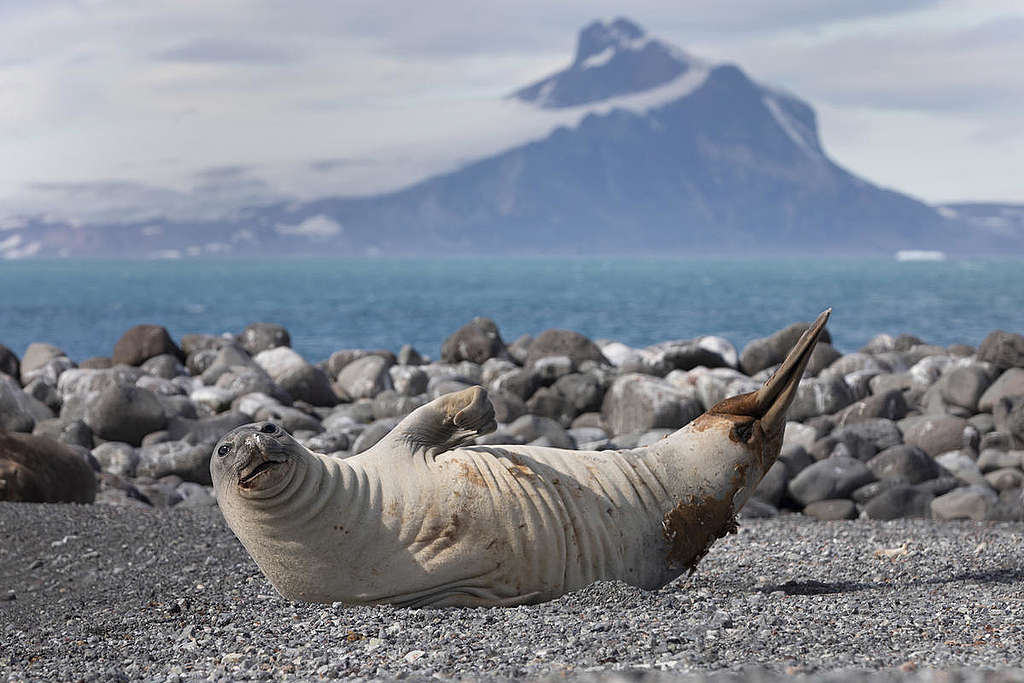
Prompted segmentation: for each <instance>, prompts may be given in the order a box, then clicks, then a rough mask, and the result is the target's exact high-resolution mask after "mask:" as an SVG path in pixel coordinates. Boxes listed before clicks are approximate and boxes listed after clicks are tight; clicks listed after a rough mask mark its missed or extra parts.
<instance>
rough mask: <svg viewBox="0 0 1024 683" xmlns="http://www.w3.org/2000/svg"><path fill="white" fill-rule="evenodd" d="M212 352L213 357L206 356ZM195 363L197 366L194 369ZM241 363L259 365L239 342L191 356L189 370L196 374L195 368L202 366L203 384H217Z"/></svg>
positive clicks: (198, 368)
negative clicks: (222, 376) (225, 374)
mask: <svg viewBox="0 0 1024 683" xmlns="http://www.w3.org/2000/svg"><path fill="white" fill-rule="evenodd" d="M211 353H212V354H213V357H212V358H209V357H208V356H205V354H211ZM200 357H203V358H200ZM200 361H201V362H200ZM193 364H194V365H195V366H196V367H195V368H194V369H193V367H192V366H193ZM239 365H242V366H254V367H259V365H257V363H256V362H255V361H254V360H253V359H252V357H251V356H250V355H249V354H248V353H246V351H245V349H243V348H242V347H241V346H238V345H237V344H228V345H225V346H222V347H221V348H220V349H218V350H217V351H198V352H196V353H195V354H194V355H192V356H189V372H191V373H192V374H193V375H195V374H196V372H195V370H200V368H202V369H201V370H200V373H199V374H200V377H201V379H202V381H203V384H211V385H212V384H216V383H217V380H218V379H219V378H220V376H221V375H223V374H224V373H225V372H228V371H230V370H231V369H232V368H234V367H237V366H239Z"/></svg>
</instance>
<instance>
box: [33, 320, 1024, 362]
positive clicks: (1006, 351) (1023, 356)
mask: <svg viewBox="0 0 1024 683" xmlns="http://www.w3.org/2000/svg"><path fill="white" fill-rule="evenodd" d="M978 360H980V361H985V362H987V363H992V365H995V366H996V367H997V368H999V369H1001V370H1005V369H1006V368H1024V335H1019V334H1013V333H1012V332H1003V331H1002V330H996V331H995V332H991V333H990V334H989V335H988V336H987V337H985V339H984V341H982V342H981V346H979V347H978ZM22 362H24V361H22Z"/></svg>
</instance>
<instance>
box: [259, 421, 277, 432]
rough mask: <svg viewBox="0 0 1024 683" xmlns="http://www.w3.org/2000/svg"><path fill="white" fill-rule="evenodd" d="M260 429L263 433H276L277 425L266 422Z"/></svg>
mask: <svg viewBox="0 0 1024 683" xmlns="http://www.w3.org/2000/svg"><path fill="white" fill-rule="evenodd" d="M260 431H261V432H263V433H264V434H275V433H277V425H276V424H274V423H273V422H268V423H267V424H265V425H263V426H262V427H261V428H260Z"/></svg>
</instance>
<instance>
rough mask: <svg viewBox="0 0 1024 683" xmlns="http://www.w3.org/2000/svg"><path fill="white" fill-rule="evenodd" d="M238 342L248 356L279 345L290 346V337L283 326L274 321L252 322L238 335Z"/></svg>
mask: <svg viewBox="0 0 1024 683" xmlns="http://www.w3.org/2000/svg"><path fill="white" fill-rule="evenodd" d="M238 343H239V344H241V345H242V348H243V349H245V350H246V351H247V352H248V353H249V355H250V356H255V355H256V354H257V353H260V352H261V351H267V350H268V349H275V348H277V347H279V346H291V345H292V337H291V335H290V334H288V330H286V329H285V328H284V327H283V326H281V325H277V324H274V323H252V324H251V325H249V326H248V327H246V328H245V329H244V330H242V334H240V335H238Z"/></svg>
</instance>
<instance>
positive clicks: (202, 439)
mask: <svg viewBox="0 0 1024 683" xmlns="http://www.w3.org/2000/svg"><path fill="white" fill-rule="evenodd" d="M249 422H252V418H251V417H250V416H249V415H247V414H245V413H243V412H240V411H234V410H231V411H228V412H225V413H221V414H220V415H213V416H210V417H201V418H198V419H189V418H184V417H173V418H171V419H170V421H168V423H167V436H168V439H169V440H171V441H181V440H186V441H188V442H189V443H197V444H198V443H209V444H212V443H215V442H217V441H219V440H220V438H221V437H222V436H224V435H225V434H227V433H228V432H230V431H231V430H232V429H234V428H235V427H241V426H242V425H244V424H248V423H249Z"/></svg>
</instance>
